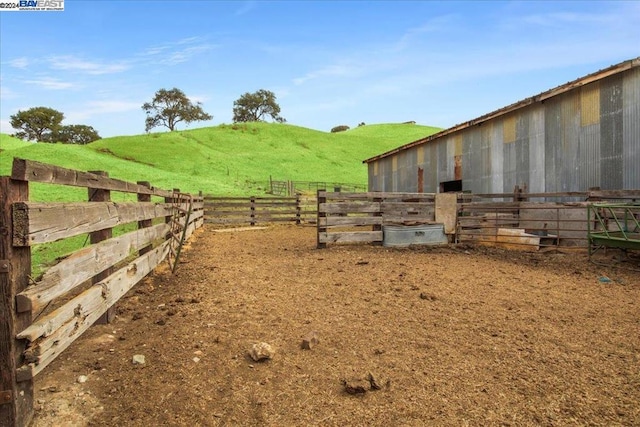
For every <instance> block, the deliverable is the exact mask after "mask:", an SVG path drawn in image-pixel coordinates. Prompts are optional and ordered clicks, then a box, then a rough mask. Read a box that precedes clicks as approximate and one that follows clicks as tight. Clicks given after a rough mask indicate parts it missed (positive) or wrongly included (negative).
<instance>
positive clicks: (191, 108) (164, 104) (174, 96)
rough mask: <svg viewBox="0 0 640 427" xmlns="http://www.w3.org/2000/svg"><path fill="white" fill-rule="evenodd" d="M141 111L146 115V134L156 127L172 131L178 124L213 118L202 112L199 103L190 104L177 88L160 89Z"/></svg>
mask: <svg viewBox="0 0 640 427" xmlns="http://www.w3.org/2000/svg"><path fill="white" fill-rule="evenodd" d="M142 109H143V110H144V111H145V113H147V119H146V120H145V127H144V130H145V131H146V132H149V131H150V130H151V129H153V128H154V127H156V126H165V127H167V128H168V129H169V130H170V131H173V130H175V128H176V125H177V124H178V123H180V122H185V123H187V124H188V123H191V122H196V121H200V120H211V119H212V118H213V116H212V115H210V114H207V113H205V112H204V110H203V109H202V104H201V103H200V102H196V103H193V102H191V100H189V98H187V96H186V95H185V94H184V92H182V91H181V90H180V89H178V88H173V89H171V90H167V89H160V90H159V91H157V92H156V94H155V96H154V97H153V100H152V101H151V102H146V103H145V104H144V105H143V106H142Z"/></svg>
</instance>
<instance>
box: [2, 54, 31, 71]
mask: <svg viewBox="0 0 640 427" xmlns="http://www.w3.org/2000/svg"><path fill="white" fill-rule="evenodd" d="M30 63H31V61H29V58H27V57H25V56H23V57H21V58H15V59H12V60H10V61H8V64H9V65H10V66H12V67H14V68H20V69H25V68H27V67H28V66H29V64H30Z"/></svg>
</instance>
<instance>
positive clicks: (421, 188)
mask: <svg viewBox="0 0 640 427" xmlns="http://www.w3.org/2000/svg"><path fill="white" fill-rule="evenodd" d="M418 193H424V169H422V168H420V167H419V168H418Z"/></svg>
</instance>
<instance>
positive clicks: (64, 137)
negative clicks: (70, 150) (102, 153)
mask: <svg viewBox="0 0 640 427" xmlns="http://www.w3.org/2000/svg"><path fill="white" fill-rule="evenodd" d="M51 138H52V140H53V141H55V142H62V143H63V144H79V145H84V144H88V143H90V142H93V141H97V140H98V139H101V137H100V135H98V132H97V131H96V130H95V129H94V128H93V127H91V126H87V125H68V126H61V127H60V128H59V129H58V130H56V131H55V132H53V134H52V135H51Z"/></svg>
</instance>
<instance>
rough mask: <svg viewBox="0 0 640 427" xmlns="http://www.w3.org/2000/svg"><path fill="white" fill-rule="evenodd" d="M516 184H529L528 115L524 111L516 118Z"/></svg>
mask: <svg viewBox="0 0 640 427" xmlns="http://www.w3.org/2000/svg"><path fill="white" fill-rule="evenodd" d="M515 146H516V148H515V149H516V153H515V155H516V184H517V185H519V186H520V187H522V186H524V185H527V186H528V185H529V181H530V180H529V117H528V114H526V112H525V111H523V112H522V113H521V114H519V115H518V118H517V120H516V141H515Z"/></svg>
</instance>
